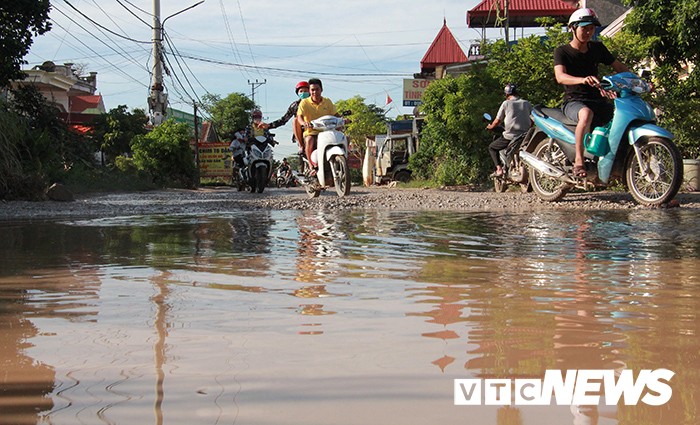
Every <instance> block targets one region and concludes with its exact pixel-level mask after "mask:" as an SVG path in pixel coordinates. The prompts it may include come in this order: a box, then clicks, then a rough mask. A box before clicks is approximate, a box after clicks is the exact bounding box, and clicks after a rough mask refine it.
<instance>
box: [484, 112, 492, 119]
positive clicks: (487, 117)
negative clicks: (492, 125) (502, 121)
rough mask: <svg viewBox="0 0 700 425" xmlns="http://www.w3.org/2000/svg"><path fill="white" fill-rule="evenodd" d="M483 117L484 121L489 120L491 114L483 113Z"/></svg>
mask: <svg viewBox="0 0 700 425" xmlns="http://www.w3.org/2000/svg"><path fill="white" fill-rule="evenodd" d="M484 119H485V120H486V121H491V114H489V113H484Z"/></svg>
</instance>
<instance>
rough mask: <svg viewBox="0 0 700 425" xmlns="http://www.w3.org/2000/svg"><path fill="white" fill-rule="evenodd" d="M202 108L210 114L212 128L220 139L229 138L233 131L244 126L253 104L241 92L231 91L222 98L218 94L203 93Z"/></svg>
mask: <svg viewBox="0 0 700 425" xmlns="http://www.w3.org/2000/svg"><path fill="white" fill-rule="evenodd" d="M202 102H203V105H202V108H203V109H204V110H205V111H206V112H207V113H208V114H209V115H210V116H211V119H212V122H213V123H214V128H216V131H217V133H218V134H219V137H220V138H221V139H222V140H230V139H232V138H233V133H235V132H236V131H238V130H241V129H243V128H245V127H246V126H247V125H248V123H249V122H250V115H251V113H252V111H253V109H255V104H254V103H253V101H252V100H250V99H248V98H247V97H246V96H245V95H244V94H242V93H231V94H229V95H228V96H226V97H225V98H224V99H222V98H221V96H219V95H214V94H205V95H204V96H203V97H202Z"/></svg>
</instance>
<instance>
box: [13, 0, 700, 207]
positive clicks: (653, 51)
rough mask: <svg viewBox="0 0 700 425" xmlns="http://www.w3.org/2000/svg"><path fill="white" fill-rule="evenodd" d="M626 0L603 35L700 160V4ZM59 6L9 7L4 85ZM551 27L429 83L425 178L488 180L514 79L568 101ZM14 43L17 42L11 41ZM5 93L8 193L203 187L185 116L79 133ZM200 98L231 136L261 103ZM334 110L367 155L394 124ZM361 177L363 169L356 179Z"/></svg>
mask: <svg viewBox="0 0 700 425" xmlns="http://www.w3.org/2000/svg"><path fill="white" fill-rule="evenodd" d="M625 2H626V3H628V4H630V5H631V4H634V6H635V8H634V9H633V11H632V12H631V13H630V14H629V16H628V18H627V20H626V26H625V28H624V29H623V31H621V32H620V33H619V34H618V35H616V36H615V37H614V38H612V39H610V40H604V41H605V43H606V44H607V45H608V47H609V48H610V49H611V50H612V51H613V53H614V54H615V55H616V56H617V57H618V58H620V60H621V61H622V62H624V63H626V64H627V65H628V66H630V68H634V69H637V70H639V69H642V68H644V69H650V70H651V78H652V80H653V82H654V84H655V86H656V87H657V91H656V92H655V93H653V94H651V95H649V98H648V100H649V102H650V103H651V104H652V105H654V106H655V107H657V108H658V111H659V120H660V125H662V126H664V127H666V128H668V129H669V130H671V131H672V132H673V133H674V134H675V135H676V137H677V139H676V142H677V144H678V147H679V148H680V150H681V153H682V155H683V157H684V158H696V157H698V156H699V155H700V126H698V124H697V123H698V122H700V97H699V95H698V94H699V93H700V77H699V76H698V72H699V71H697V68H696V67H695V65H697V63H698V59H700V58H699V56H700V44H698V43H697V42H696V41H697V40H698V39H700V26H698V25H696V23H697V22H698V21H699V20H700V12H699V11H700V0H691V1H683V2H682V1H678V0H672V1H668V0H635V1H632V0H625ZM5 3H7V4H5ZM30 3H31V5H30ZM23 7H24V8H25V9H24V10H23V9H22V8H23ZM26 8H30V9H31V10H29V9H26ZM49 10H50V4H49V2H48V1H43V0H42V1H38V2H23V3H21V4H17V5H15V3H13V2H9V3H8V2H4V3H3V4H2V6H0V12H2V13H3V16H7V17H14V18H13V19H11V21H12V26H7V27H3V29H2V30H0V39H1V40H0V41H2V42H3V43H0V53H2V54H3V55H4V57H5V58H6V60H5V61H4V64H5V65H4V66H3V67H0V87H7V86H8V82H9V81H11V80H13V79H17V78H21V76H22V74H21V71H20V66H21V65H22V64H23V63H26V62H25V61H24V60H23V57H24V55H25V54H26V53H27V51H28V49H29V46H31V43H32V36H33V35H34V36H36V35H39V34H42V33H44V32H46V31H49V30H50V23H49V21H48V11H49ZM28 17H30V18H28ZM15 18H16V19H15ZM8 22H10V21H8ZM658 22H668V23H669V24H668V25H663V26H660V25H658ZM541 23H542V25H543V27H544V28H545V36H539V35H532V36H529V37H525V38H521V39H519V40H518V42H517V44H513V45H510V46H508V45H506V44H505V42H504V41H502V40H501V41H496V42H489V43H486V44H484V45H483V46H482V49H481V50H482V52H483V53H484V54H485V56H486V57H487V58H488V61H484V62H482V63H477V64H474V65H473V66H472V67H471V68H470V70H469V71H468V72H467V73H466V74H463V75H459V76H457V77H448V78H444V79H442V80H437V81H435V82H433V83H432V84H431V85H430V86H429V88H428V89H427V91H426V93H425V96H424V98H423V104H422V106H421V111H422V113H423V114H424V115H425V117H426V118H425V124H424V127H423V134H422V140H421V146H420V149H419V151H418V153H417V154H416V155H413V156H412V157H411V158H410V168H411V170H412V171H413V176H414V178H415V179H416V184H418V185H419V186H421V187H425V186H453V185H457V186H462V185H469V186H472V187H479V185H480V184H483V183H484V182H485V181H486V180H487V178H486V176H487V175H488V174H489V173H490V172H491V171H492V170H491V166H492V164H491V162H490V159H489V156H488V152H487V146H488V143H489V142H490V140H491V137H492V136H491V134H490V133H488V132H487V131H486V130H485V125H486V124H485V123H484V121H483V113H485V112H488V113H490V114H491V115H494V114H495V113H496V111H497V110H498V106H499V105H500V103H501V101H502V100H503V96H502V88H503V86H504V85H505V84H506V83H515V84H517V85H518V87H519V88H520V92H521V94H522V96H523V97H524V98H526V99H528V100H530V102H532V103H533V104H543V105H547V106H557V105H559V104H560V102H561V99H562V95H563V90H562V88H561V87H560V86H559V85H558V84H557V83H556V81H555V79H554V75H553V58H552V55H553V51H554V49H555V48H556V47H557V46H559V45H561V44H563V43H566V42H568V41H569V37H570V34H568V33H567V32H566V31H565V30H564V28H563V27H562V26H561V25H554V24H553V23H552V22H551V21H546V20H543V21H542V22H541ZM10 39H12V40H14V41H13V42H12V43H10V42H7V41H8V40H10ZM652 65H653V66H652ZM601 72H602V73H606V72H608V70H601ZM3 99H4V100H0V149H1V150H2V156H0V199H16V198H24V199H39V198H41V197H42V194H43V192H44V190H45V189H46V187H48V186H49V185H50V184H52V183H55V182H58V183H64V184H66V185H67V186H68V187H69V188H70V189H72V190H74V191H77V192H81V191H99V190H142V189H150V188H157V187H194V186H196V185H197V184H198V178H197V177H198V176H197V170H196V169H195V167H194V157H193V153H192V149H191V147H190V140H191V139H192V136H193V131H192V129H190V128H189V127H188V126H187V125H185V124H177V123H175V122H173V121H166V123H164V124H162V125H161V126H158V127H156V128H154V129H153V130H150V131H149V130H148V129H147V126H146V124H147V117H146V114H145V112H144V111H143V110H138V109H136V110H132V111H129V110H128V108H127V106H125V105H120V106H118V107H117V108H114V109H112V110H110V111H109V112H107V113H106V114H103V115H102V116H100V117H99V118H98V119H97V120H96V121H95V123H94V130H93V131H92V132H90V133H88V134H78V133H75V132H72V131H70V130H69V129H68V127H67V126H66V125H65V123H64V122H63V121H61V120H60V119H59V118H58V111H57V110H56V109H55V108H53V107H51V106H50V105H48V104H47V103H45V101H44V98H43V97H42V96H41V95H40V94H39V93H38V92H36V91H35V90H32V89H23V90H17V91H13V92H11V93H10V95H9V96H6V97H3ZM8 99H9V100H8ZM200 106H201V108H202V110H203V111H204V112H205V113H206V114H207V115H208V116H209V117H211V120H212V122H213V124H214V127H215V128H216V129H217V132H218V134H219V137H220V138H221V139H222V140H229V139H230V138H231V137H232V136H233V133H234V132H235V131H236V130H239V129H242V128H243V127H245V126H246V125H247V123H248V119H249V117H250V112H251V111H252V110H253V109H254V108H255V105H254V104H253V102H252V101H251V100H250V99H249V98H248V97H246V96H245V95H244V94H242V93H232V94H229V95H227V96H226V97H221V96H219V95H205V96H204V97H203V104H202V105H200ZM336 106H337V107H338V109H339V110H348V111H350V112H351V113H352V115H351V119H352V123H350V124H349V125H348V126H347V127H346V132H347V135H348V137H349V139H350V140H351V142H352V144H353V146H355V147H356V148H357V150H358V152H359V154H360V155H363V154H364V150H365V149H366V147H365V136H366V135H373V134H380V133H383V132H384V131H385V129H386V127H385V126H386V122H387V117H386V113H385V112H384V111H383V109H382V108H380V107H378V106H376V105H374V104H367V103H366V102H365V99H363V98H362V97H359V96H356V97H353V98H350V99H347V100H337V101H336ZM98 152H99V156H96V153H98ZM360 179H361V176H360V174H359V172H355V174H354V175H353V181H355V182H359V181H360Z"/></svg>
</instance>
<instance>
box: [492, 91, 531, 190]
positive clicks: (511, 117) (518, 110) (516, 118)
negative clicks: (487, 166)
mask: <svg viewBox="0 0 700 425" xmlns="http://www.w3.org/2000/svg"><path fill="white" fill-rule="evenodd" d="M503 93H504V95H505V96H506V100H504V101H503V103H501V107H500V108H498V113H497V114H496V118H495V119H494V120H493V122H491V123H490V124H489V125H487V126H486V129H487V130H493V129H494V128H496V127H497V126H499V125H500V124H501V123H502V124H503V126H504V131H503V134H501V136H500V137H499V138H497V139H496V140H494V141H493V142H491V144H490V145H489V153H490V154H491V159H493V163H494V165H495V166H496V171H495V172H494V173H492V174H491V176H490V177H492V178H493V177H500V176H502V175H503V166H502V165H501V161H500V159H499V152H500V151H501V150H503V149H505V148H507V147H508V145H509V144H510V142H511V141H513V140H515V139H517V138H518V137H520V136H522V135H524V134H525V133H526V132H527V131H528V130H529V129H530V124H531V122H530V113H531V112H532V105H531V104H530V102H528V101H527V100H525V99H521V98H520V97H519V96H518V88H517V87H516V85H515V84H510V83H509V84H506V86H505V88H504V89H503Z"/></svg>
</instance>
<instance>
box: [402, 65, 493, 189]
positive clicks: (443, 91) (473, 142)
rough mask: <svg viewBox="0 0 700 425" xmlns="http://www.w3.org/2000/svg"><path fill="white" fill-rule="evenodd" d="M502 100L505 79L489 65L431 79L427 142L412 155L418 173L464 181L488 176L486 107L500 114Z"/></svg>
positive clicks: (426, 107) (441, 180) (445, 181)
mask: <svg viewBox="0 0 700 425" xmlns="http://www.w3.org/2000/svg"><path fill="white" fill-rule="evenodd" d="M502 100H503V98H502V96H501V88H500V83H499V82H498V81H497V80H496V79H495V78H494V77H493V76H491V75H490V73H488V72H487V71H486V70H485V69H480V68H474V69H473V70H472V71H471V72H470V73H468V74H464V75H460V76H459V77H457V78H444V79H442V80H437V81H435V82H433V83H432V84H430V86H429V87H428V89H427V90H426V92H425V94H424V95H423V103H422V111H423V112H424V113H425V114H426V123H425V125H424V127H423V137H422V140H421V147H420V149H419V151H418V153H417V154H416V155H413V156H411V158H410V159H409V166H410V168H411V169H412V170H413V171H414V175H415V176H416V178H419V179H421V178H422V179H430V178H433V179H435V180H436V181H437V182H438V183H439V184H443V185H454V184H457V185H461V184H468V183H473V182H475V181H477V180H478V179H479V178H481V177H483V175H485V174H486V173H487V171H488V170H489V169H490V168H491V165H490V164H489V161H490V160H489V159H488V158H489V155H488V149H487V147H488V143H489V141H490V140H491V138H490V135H489V134H488V133H487V132H486V131H485V130H484V127H485V126H486V124H485V123H484V122H483V113H484V112H489V113H491V114H495V112H496V111H497V109H498V107H499V105H500V103H501V101H502Z"/></svg>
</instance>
